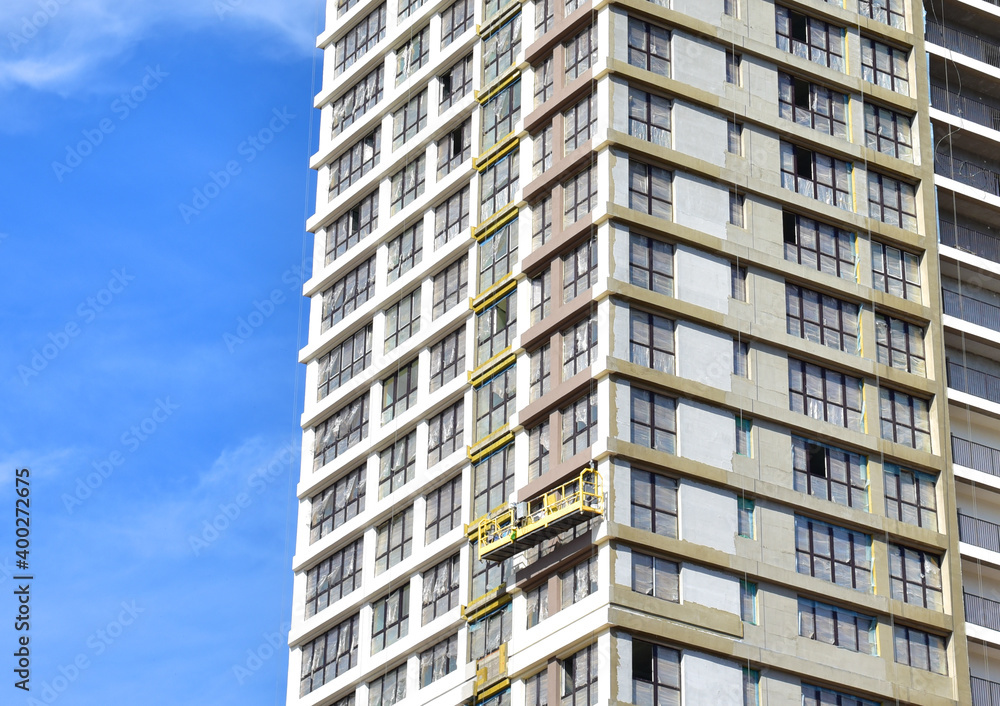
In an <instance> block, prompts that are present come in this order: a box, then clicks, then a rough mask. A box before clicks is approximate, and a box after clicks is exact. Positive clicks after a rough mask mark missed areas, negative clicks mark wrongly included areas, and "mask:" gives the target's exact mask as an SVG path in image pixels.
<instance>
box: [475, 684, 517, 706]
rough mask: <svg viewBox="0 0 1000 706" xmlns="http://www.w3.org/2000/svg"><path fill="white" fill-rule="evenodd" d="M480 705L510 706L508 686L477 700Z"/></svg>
mask: <svg viewBox="0 0 1000 706" xmlns="http://www.w3.org/2000/svg"><path fill="white" fill-rule="evenodd" d="M479 704H480V706H510V687H507V688H506V689H504V690H503V691H501V692H500V693H498V694H494V695H493V696H490V697H487V698H486V699H485V700H483V701H480V702H479Z"/></svg>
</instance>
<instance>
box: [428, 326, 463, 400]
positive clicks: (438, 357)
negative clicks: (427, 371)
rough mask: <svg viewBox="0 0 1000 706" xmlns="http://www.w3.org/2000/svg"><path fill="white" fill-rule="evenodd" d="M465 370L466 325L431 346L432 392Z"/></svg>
mask: <svg viewBox="0 0 1000 706" xmlns="http://www.w3.org/2000/svg"><path fill="white" fill-rule="evenodd" d="M462 372H465V327H464V326H463V327H462V328H460V329H458V330H457V331H453V332H452V333H449V334H448V335H447V336H445V337H444V338H443V339H441V340H440V341H439V342H437V343H435V344H434V345H433V346H431V392H433V391H434V390H436V389H438V388H439V387H441V386H442V385H444V384H445V383H446V382H449V381H451V380H454V379H455V378H456V377H458V374H459V373H462Z"/></svg>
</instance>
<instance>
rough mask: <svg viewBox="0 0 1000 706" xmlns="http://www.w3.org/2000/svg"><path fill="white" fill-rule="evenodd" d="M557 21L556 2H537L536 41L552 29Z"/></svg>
mask: <svg viewBox="0 0 1000 706" xmlns="http://www.w3.org/2000/svg"><path fill="white" fill-rule="evenodd" d="M555 21H556V3H555V0H537V2H536V3H535V39H538V38H539V37H541V36H542V35H543V34H545V33H546V32H548V31H549V30H550V29H552V26H553V25H554V24H555Z"/></svg>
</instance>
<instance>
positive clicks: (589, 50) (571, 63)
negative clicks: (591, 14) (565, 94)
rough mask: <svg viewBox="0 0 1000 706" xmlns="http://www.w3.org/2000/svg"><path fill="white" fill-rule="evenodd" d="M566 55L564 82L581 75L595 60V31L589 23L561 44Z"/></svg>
mask: <svg viewBox="0 0 1000 706" xmlns="http://www.w3.org/2000/svg"><path fill="white" fill-rule="evenodd" d="M563 50H564V52H565V56H566V82H567V83H569V82H570V81H572V80H573V79H575V78H577V77H579V76H581V75H582V74H583V73H584V72H585V71H586V70H587V69H589V68H590V67H591V66H593V65H594V62H595V61H597V32H596V28H595V27H594V26H593V25H591V26H590V27H587V29H585V30H583V31H582V32H580V33H579V34H577V35H576V36H575V37H573V39H571V40H570V41H568V42H566V43H565V44H564V45H563Z"/></svg>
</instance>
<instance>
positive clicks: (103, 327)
mask: <svg viewBox="0 0 1000 706" xmlns="http://www.w3.org/2000/svg"><path fill="white" fill-rule="evenodd" d="M320 5H321V3H320V2H319V1H318V0H282V2H276V1H275V0H174V2H171V3H152V2H136V0H28V1H22V0H5V2H4V3H3V4H2V6H0V94H2V95H0V102H2V105H3V108H2V110H0V159H2V168H0V194H2V195H0V263H2V265H0V266H2V277H0V292H2V300H3V304H2V305H0V316H2V321H0V333H2V335H3V345H0V372H2V375H0V385H2V396H0V402H2V406H0V410H2V411H0V415H2V417H0V418H2V420H3V421H2V424H0V487H2V488H3V492H2V498H0V507H2V508H5V509H3V510H2V511H0V517H3V518H6V519H4V520H0V523H2V524H0V613H2V614H4V615H9V616H13V613H14V610H15V609H16V605H15V602H14V596H13V593H12V591H13V589H14V588H15V587H14V582H13V580H12V579H11V576H10V575H11V573H12V571H13V568H14V565H13V560H14V555H13V552H14V535H13V529H14V528H13V515H14V511H13V505H14V499H15V496H14V479H13V475H14V469H15V468H19V467H29V468H30V469H31V503H32V504H31V521H32V547H31V555H30V570H31V573H32V574H34V576H35V580H34V581H33V583H32V603H31V608H32V615H31V631H30V633H29V634H30V637H31V645H30V647H31V652H32V656H31V659H32V667H31V669H32V672H31V685H32V691H31V694H30V698H33V699H36V701H31V700H29V698H28V697H29V695H28V694H24V693H23V692H20V691H18V690H16V689H14V688H13V687H12V681H13V678H12V676H11V671H10V670H11V669H12V668H13V664H12V662H13V657H11V656H10V655H11V652H12V651H13V649H14V640H15V633H14V630H13V629H12V628H13V625H12V619H11V618H7V619H4V620H3V628H2V629H0V654H4V655H7V656H6V657H3V658H0V667H2V669H0V672H2V673H3V674H4V675H6V676H5V677H4V679H3V682H2V683H0V701H2V702H3V703H11V704H22V703H23V704H29V703H55V704H59V705H60V706H71V705H75V704H87V705H90V704H98V703H117V702H121V703H133V702H135V701H136V700H137V699H141V701H142V703H143V704H144V706H158V705H159V704H171V705H174V704H213V705H221V706H224V705H226V704H241V705H255V704H278V703H283V702H284V694H285V680H286V668H287V655H286V650H284V649H282V648H281V647H280V646H279V648H278V649H277V650H274V649H273V648H271V647H270V646H269V644H270V643H272V642H277V641H278V640H277V639H276V638H275V637H274V633H275V632H280V642H281V643H282V644H283V643H284V641H285V632H286V628H287V621H288V619H289V615H290V611H291V596H290V591H291V573H290V563H291V556H292V553H293V547H294V537H293V532H294V524H295V515H296V511H297V508H296V504H295V499H294V486H295V481H296V480H297V476H298V459H299V452H300V448H299V442H300V432H299V429H298V426H297V422H298V418H299V411H300V410H301V404H302V399H301V398H302V385H303V372H304V371H303V370H302V368H301V366H299V365H298V364H297V363H296V362H295V361H296V353H297V350H298V348H299V347H300V346H301V345H302V344H303V342H304V341H305V329H304V325H303V324H304V321H305V317H306V313H307V307H306V305H305V302H304V301H303V300H302V298H301V296H300V292H301V286H300V282H301V272H302V267H303V265H304V266H305V268H306V269H305V271H306V272H308V268H309V266H310V263H309V262H308V254H309V253H310V252H311V242H312V240H311V236H309V235H308V234H306V233H305V232H304V229H303V225H304V219H305V216H306V215H307V211H308V212H311V210H312V208H313V203H314V192H315V179H314V178H313V175H312V173H311V172H309V171H308V169H307V164H308V156H309V154H310V153H311V152H312V151H313V149H314V147H315V144H316V135H315V132H316V127H315V126H316V124H317V123H318V114H313V112H314V111H313V110H312V108H311V102H312V95H313V94H314V93H315V92H316V85H315V84H314V81H315V80H316V78H315V77H314V73H313V72H314V67H316V68H318V64H317V56H316V55H317V52H316V50H315V49H314V39H315V35H316V34H317V32H318V31H319V29H320V25H319V15H318V9H319V7H320ZM199 194H200V195H199ZM241 321H242V322H245V323H244V324H243V325H241V323H240V322H241ZM227 515H228V516H227ZM213 523H214V527H213V526H212V525H213ZM219 528H221V529H219ZM14 573H16V572H14ZM237 667H239V668H241V669H237ZM46 687H48V689H46Z"/></svg>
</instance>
